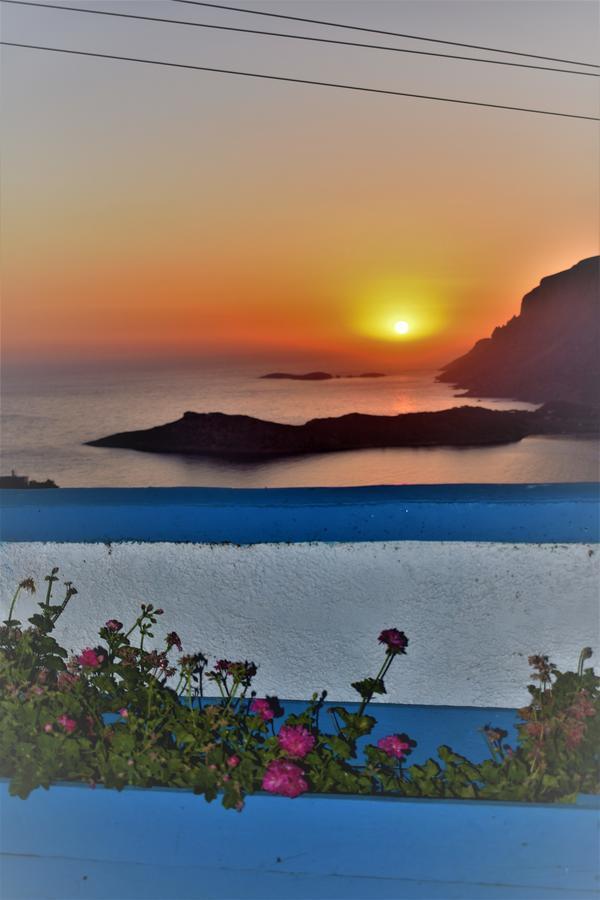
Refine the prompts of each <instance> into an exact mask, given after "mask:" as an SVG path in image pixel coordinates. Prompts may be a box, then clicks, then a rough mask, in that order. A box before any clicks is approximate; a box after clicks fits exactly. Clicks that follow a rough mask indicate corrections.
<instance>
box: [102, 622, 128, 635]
mask: <svg viewBox="0 0 600 900" xmlns="http://www.w3.org/2000/svg"><path fill="white" fill-rule="evenodd" d="M104 627H105V628H107V629H108V630H109V631H112V632H113V633H116V632H117V631H120V630H121V628H122V627H123V623H122V622H119V620H118V619H109V620H108V622H105V624H104Z"/></svg>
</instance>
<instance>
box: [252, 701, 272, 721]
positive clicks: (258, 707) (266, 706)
mask: <svg viewBox="0 0 600 900" xmlns="http://www.w3.org/2000/svg"><path fill="white" fill-rule="evenodd" d="M250 712H253V713H256V715H257V716H260V717H261V719H262V720H263V722H270V721H271V719H274V718H275V710H274V709H273V707H272V706H271V703H270V701H269V700H262V699H261V700H259V699H258V698H257V697H255V698H254V700H253V701H252V703H251V704H250Z"/></svg>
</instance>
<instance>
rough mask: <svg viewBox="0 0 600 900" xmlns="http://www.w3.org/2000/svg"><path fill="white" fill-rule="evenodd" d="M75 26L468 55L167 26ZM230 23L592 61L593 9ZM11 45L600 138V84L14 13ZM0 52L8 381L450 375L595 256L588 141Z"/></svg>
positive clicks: (124, 1) (184, 10) (367, 5)
mask: <svg viewBox="0 0 600 900" xmlns="http://www.w3.org/2000/svg"><path fill="white" fill-rule="evenodd" d="M71 5H80V6H84V7H86V8H88V9H103V10H109V11H118V12H134V13H136V14H138V15H151V16H152V15H153V16H162V17H165V18H166V17H168V18H179V19H186V20H188V21H196V22H204V23H214V24H223V25H225V24H227V25H239V26H242V27H249V28H263V29H269V30H275V31H281V32H287V33H290V32H291V33H302V34H311V35H318V36H331V37H338V38H342V39H345V40H355V41H356V40H358V41H360V40H367V41H373V42H374V43H381V44H387V45H391V46H399V47H411V48H414V49H425V50H431V49H433V50H437V49H439V50H441V51H442V52H468V51H458V50H457V51H453V50H452V48H449V47H444V46H439V45H432V44H430V43H425V42H420V43H419V42H415V41H408V40H401V39H398V38H385V37H383V36H380V35H379V36H378V35H371V36H367V35H361V34H360V33H359V32H350V31H340V30H339V29H338V30H335V29H332V28H326V27H324V26H314V25H302V24H300V23H293V22H289V21H283V20H277V19H267V18H262V17H257V16H251V15H248V14H246V13H240V12H235V13H234V12H228V11H224V10H208V9H205V8H202V7H192V6H190V5H184V4H180V3H175V2H170V0H134V2H130V0H113V2H102V0H93V2H92V0H80V2H79V3H77V2H76V0H72V3H71ZM234 5H240V6H242V5H243V6H245V7H247V8H248V9H252V8H254V9H263V10H268V11H271V12H278V11H283V12H285V13H287V14H292V15H301V16H308V17H311V18H319V19H330V20H333V21H337V22H344V23H348V24H356V25H366V26H368V27H370V28H381V29H386V30H392V31H401V32H409V33H414V34H419V35H427V36H431V37H438V38H445V39H447V40H458V41H463V42H468V43H476V44H484V45H489V46H494V47H504V48H509V49H513V50H521V51H525V52H531V53H538V54H544V55H549V56H559V57H565V58H568V59H574V60H582V61H589V62H592V61H595V58H596V47H597V38H598V7H597V5H596V3H595V2H587V0H584V2H580V0H567V2H562V0H551V2H546V0H533V2H529V0H527V2H521V0H502V2H494V0H490V2H483V0H482V2H462V0H460V2H455V0H443V2H439V0H435V2H430V0H418V2H403V0H399V2H393V0H388V2H378V0H369V2H366V0H361V2H352V0H338V2H312V0H302V2H285V3H283V2H281V3H280V2H271V3H268V2H259V0H255V2H253V3H243V0H240V2H239V3H236V4H234ZM2 33H3V39H4V40H8V41H16V42H24V43H33V44H36V43H37V44H45V45H48V46H56V47H65V48H73V49H84V50H90V51H94V52H101V53H102V52H104V53H113V54H117V55H129V56H139V57H147V58H153V59H161V60H170V61H176V62H184V63H189V64H192V65H204V66H212V67H220V68H232V69H241V70H245V71H253V72H263V73H270V74H277V75H287V76H290V77H297V78H309V79H317V80H326V81H338V82H345V83H353V84H361V85H366V86H371V87H384V88H390V89H392V90H400V91H406V92H415V93H423V94H434V95H442V96H446V97H455V98H463V99H470V100H480V101H484V102H491V103H501V104H509V105H518V106H528V107H536V108H541V109H553V110H559V111H565V112H575V113H580V114H583V115H592V116H594V115H598V98H597V86H596V85H597V82H596V81H595V79H593V78H590V77H581V76H575V75H565V74H559V73H554V72H541V71H534V70H528V69H521V68H516V67H513V68H510V67H507V66H495V65H494V66H492V65H484V64H478V63H471V62H466V61H455V60H442V59H434V58H431V57H426V56H410V55H406V54H401V53H392V52H383V51H376V50H368V49H359V48H348V47H333V46H330V45H326V44H323V45H318V44H308V43H305V42H300V41H291V40H284V39H281V38H269V37H260V36H250V35H240V34H234V33H227V32H219V31H215V30H210V29H201V28H186V27H183V26H178V25H164V24H157V23H147V22H140V21H133V20H126V19H114V18H113V19H111V18H110V17H101V16H92V15H86V14H83V13H75V12H65V11H59V10H53V9H46V10H45V9H37V8H36V9H34V8H27V7H8V6H3V8H2ZM2 50H3V53H2V76H3V80H2V83H3V88H2V103H3V122H4V129H3V130H4V139H3V156H2V166H1V177H2V207H1V210H0V227H1V231H2V257H3V275H2V294H3V305H2V347H3V356H4V359H5V360H6V361H7V362H8V363H17V362H18V363H38V364H39V363H51V362H57V361H65V360H73V361H84V362H90V363H92V362H93V363H95V364H100V365H102V364H107V365H108V364H109V363H111V362H114V361H115V360H122V361H134V362H135V361H137V360H144V361H148V360H150V361H156V363H157V364H158V363H159V362H160V363H163V362H164V361H168V360H170V359H177V360H185V359H190V360H210V359H217V360H218V361H219V362H222V363H229V362H231V364H233V363H235V362H238V361H240V360H245V359H251V360H259V361H261V363H262V362H264V364H265V365H271V364H273V365H275V364H281V363H283V362H286V361H287V362H289V364H290V366H291V365H292V363H293V364H294V365H295V367H296V368H298V366H302V365H311V366H313V365H314V366H322V367H328V366H330V367H331V366H334V365H335V364H342V363H343V364H344V365H345V366H356V367H360V368H364V367H365V366H367V367H369V368H379V369H383V370H385V371H403V370H406V369H416V368H430V367H437V366H440V365H442V364H444V363H445V362H448V361H449V360H450V359H452V358H454V357H455V356H456V355H458V354H460V353H463V352H465V351H466V350H467V349H469V347H470V346H471V345H472V343H473V342H474V341H475V340H477V339H478V338H480V337H484V336H487V335H488V334H489V333H490V332H491V330H492V329H493V328H494V327H495V326H496V325H498V324H502V323H503V322H505V321H506V320H507V319H508V318H510V317H511V316H512V315H514V314H516V313H517V312H518V309H519V304H520V300H521V297H522V296H523V294H524V293H526V292H527V291H528V290H530V289H531V288H533V287H534V286H535V285H536V284H537V283H538V282H539V280H540V278H541V277H543V276H544V275H547V274H550V273H552V272H555V271H559V270H561V269H564V268H567V267H569V266H571V265H573V264H574V263H576V262H577V261H578V260H580V259H582V258H584V257H586V256H591V255H593V254H594V253H597V252H598V237H599V235H598V221H599V218H598V217H599V189H598V170H597V161H598V134H597V126H596V124H595V123H593V122H586V121H578V120H575V119H561V118H552V117H545V116H537V115H530V114H525V113H522V112H515V111H507V110H492V109H482V108H476V107H468V106H457V105H454V104H445V103H438V102H433V101H425V100H417V99H408V98H401V97H391V96H382V95H376V94H357V93H352V92H344V91H340V90H335V89H332V88H325V87H313V86H308V85H298V84H283V83H277V82H268V81H258V80H253V79H247V78H239V77H234V76H231V75H222V74H214V73H205V72H193V71H186V70H177V69H165V68H159V67H151V66H144V65H139V64H134V63H129V62H121V61H108V60H98V59H92V58H86V57H75V56H62V55H60V54H54V53H45V52H41V51H34V50H25V49H16V48H11V47H3V48H2ZM473 55H476V54H475V53H474V54H473ZM480 55H484V56H488V57H489V56H491V54H480ZM494 58H504V59H511V60H512V59H514V58H513V57H498V56H497V55H496V56H495V57H494ZM539 64H540V65H544V63H541V62H540V63H539ZM547 65H551V64H550V63H547ZM396 322H406V323H407V326H408V331H407V332H406V333H405V334H398V333H397V332H396V330H395V327H394V326H395V323H396Z"/></svg>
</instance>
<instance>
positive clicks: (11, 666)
mask: <svg viewBox="0 0 600 900" xmlns="http://www.w3.org/2000/svg"><path fill="white" fill-rule="evenodd" d="M46 581H47V589H46V591H45V592H44V594H45V597H44V599H43V600H42V601H41V602H39V603H37V611H36V612H35V613H34V615H32V616H31V617H30V618H29V620H28V622H29V625H27V624H24V623H22V622H21V621H20V620H19V619H18V618H16V613H15V607H16V604H17V601H18V599H19V597H20V596H22V595H24V594H26V593H30V594H34V592H35V584H34V583H33V581H32V580H31V579H25V580H24V581H22V582H21V584H20V585H19V586H18V588H17V590H16V592H15V594H14V596H13V599H12V601H11V603H10V606H9V611H8V617H7V619H5V620H4V622H3V623H2V626H1V627H0V776H5V777H8V778H10V779H11V790H13V792H15V793H17V794H19V795H20V796H27V794H28V793H29V791H31V790H32V789H33V788H35V787H37V786H39V785H42V784H43V785H45V786H47V785H49V784H51V783H54V782H57V781H69V780H74V779H77V780H79V781H82V782H84V783H87V784H90V785H91V786H95V785H97V784H102V785H104V786H106V787H115V788H118V789H121V788H123V787H125V786H126V785H128V784H129V785H137V786H151V785H155V784H167V785H168V784H174V785H177V786H178V787H188V788H189V789H190V790H192V791H194V792H195V793H197V794H203V795H204V796H205V797H206V799H207V800H209V801H210V800H213V799H215V798H216V797H217V796H218V795H219V794H220V795H221V796H222V802H223V804H224V805H225V806H226V807H227V808H230V809H235V810H241V809H242V808H243V806H244V798H245V796H246V795H247V794H251V793H253V792H256V791H259V790H264V791H267V792H269V793H272V794H279V795H281V796H284V797H298V796H299V795H300V794H302V793H305V792H306V791H309V790H310V791H314V792H339V793H356V794H390V795H394V796H411V797H416V796H435V797H468V798H476V797H484V798H486V799H518V800H528V799H534V800H539V799H542V800H547V799H557V798H563V799H564V798H569V797H572V796H573V794H574V793H576V792H577V791H582V792H586V793H589V792H592V791H594V790H595V789H596V787H597V775H596V773H597V746H598V745H600V716H599V715H598V712H599V711H600V679H598V678H597V676H596V675H595V674H594V672H593V670H592V669H584V663H585V660H586V659H588V658H589V656H590V655H591V650H590V649H589V648H584V650H583V651H582V653H581V656H580V660H579V666H578V669H577V672H565V673H561V672H559V671H558V670H557V669H556V667H555V666H554V665H553V664H552V663H551V662H550V661H549V658H548V657H547V656H543V655H537V656H533V657H532V658H531V663H532V665H533V667H534V682H535V683H534V684H533V685H530V687H529V691H530V694H531V703H530V705H529V706H528V707H525V708H524V709H523V710H521V711H520V713H521V718H522V723H521V724H520V725H519V726H518V732H519V741H520V743H519V744H518V745H517V746H516V749H515V750H514V751H513V750H512V749H510V748H508V746H507V745H506V744H505V743H504V741H505V738H506V737H507V734H506V731H505V730H504V729H502V728H498V727H496V726H494V727H492V726H491V725H487V726H485V728H483V729H482V731H483V734H484V736H485V738H486V740H487V743H488V746H489V748H490V753H491V758H490V759H487V760H485V761H484V762H483V763H477V764H474V763H471V762H470V761H469V760H467V759H465V758H464V757H461V756H459V755H458V754H455V753H454V752H453V751H452V750H451V749H450V748H449V747H447V746H445V745H442V746H441V747H440V748H439V749H438V754H439V758H440V760H441V764H440V763H438V762H437V761H436V760H434V759H430V760H427V761H426V762H423V761H421V760H420V761H419V764H418V765H408V764H405V762H406V760H407V757H408V756H409V755H410V754H411V753H412V751H413V748H414V747H415V746H416V745H415V741H413V740H412V739H411V738H410V737H409V736H408V735H407V734H405V733H393V734H387V735H386V736H384V737H380V738H379V739H378V740H377V741H376V743H375V744H370V743H368V741H369V735H370V734H371V733H372V731H373V728H374V727H375V725H376V720H375V718H374V716H372V715H368V714H367V713H366V708H367V706H368V705H369V704H370V703H371V702H372V700H373V699H374V697H375V696H376V695H383V694H385V693H386V685H385V681H386V678H387V676H388V672H389V670H390V668H391V666H392V665H395V664H396V662H397V660H399V659H400V658H401V657H402V656H403V655H405V654H406V652H407V647H408V638H407V636H406V634H405V633H404V632H403V631H400V630H399V629H397V628H386V629H384V630H383V631H381V632H380V633H379V637H378V640H379V643H380V644H381V645H383V647H384V648H385V651H384V653H382V654H381V656H382V657H383V660H380V666H379V669H378V671H376V672H375V673H374V674H368V675H366V676H365V677H363V678H361V680H360V681H357V682H354V684H353V687H354V688H355V690H356V691H357V693H358V695H359V697H360V702H359V703H357V705H356V707H354V708H352V709H347V708H344V707H340V706H328V712H329V713H331V715H330V716H324V715H321V713H322V712H323V707H324V701H325V693H324V692H323V693H322V694H320V695H319V694H314V695H313V697H312V699H311V700H310V701H309V702H308V703H307V704H306V705H305V706H303V707H302V708H301V710H300V711H299V712H294V713H292V714H288V715H287V716H286V714H285V710H284V709H283V707H282V705H281V704H280V702H279V700H278V699H277V697H275V696H263V697H261V696H256V694H255V693H254V692H252V693H250V688H251V684H252V681H253V679H254V678H255V677H256V675H257V666H256V664H255V663H254V662H250V661H248V660H237V661H233V660H230V659H226V658H220V659H217V660H216V661H215V662H214V664H213V665H212V668H211V667H210V666H209V663H208V659H207V657H206V656H205V655H204V654H203V653H201V652H195V653H186V654H185V655H181V656H180V657H179V659H178V661H177V662H175V661H174V659H173V658H172V657H173V655H174V651H177V652H178V653H179V654H181V653H182V647H183V643H184V642H183V641H182V640H181V638H180V636H179V634H178V633H177V632H176V631H168V632H167V631H166V630H165V632H163V635H165V636H163V637H161V639H160V640H159V641H158V647H156V646H154V643H153V639H154V629H155V626H156V625H157V623H158V619H159V617H160V616H161V615H162V614H163V611H162V609H155V608H154V606H153V605H152V604H143V605H142V607H141V612H140V613H139V614H138V615H137V617H136V618H135V620H134V621H133V624H131V627H128V626H127V625H124V624H123V623H122V622H121V621H120V620H119V619H116V618H109V619H108V620H107V621H106V622H105V624H104V625H103V626H102V627H101V628H100V638H101V641H102V642H103V646H96V647H92V646H86V647H83V649H81V650H80V651H79V653H77V654H76V655H74V656H72V657H70V658H69V656H68V654H67V652H66V651H65V650H64V648H62V647H61V646H60V644H59V643H58V642H57V641H56V640H55V638H54V636H53V631H54V628H55V625H56V622H57V620H58V619H59V618H60V616H61V615H62V614H63V613H64V611H65V609H66V607H67V606H68V604H69V602H70V601H71V599H72V598H73V597H74V596H75V594H76V590H75V588H74V587H73V585H72V584H71V583H70V582H65V584H64V588H65V592H64V599H63V600H62V602H57V603H55V602H53V600H52V592H53V590H55V589H57V583H58V570H56V569H55V570H53V571H52V573H51V574H50V575H49V576H48V577H47V579H46ZM373 644H374V645H375V640H374V641H373ZM208 685H210V688H212V689H213V690H212V692H211V691H207V686H208ZM217 692H218V694H219V696H218V697H215V696H214V695H215V694H216V693H217ZM207 693H208V696H207ZM324 719H325V720H326V721H327V722H329V723H330V725H329V728H330V730H332V731H333V733H329V731H328V726H327V725H324V724H323V720H324ZM24 746H26V747H27V753H23V752H22V748H23V747H24ZM32 761H33V762H32Z"/></svg>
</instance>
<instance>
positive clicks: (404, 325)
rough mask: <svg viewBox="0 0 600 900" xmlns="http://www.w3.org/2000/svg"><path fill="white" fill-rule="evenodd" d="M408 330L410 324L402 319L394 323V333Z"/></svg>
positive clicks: (402, 332) (403, 332)
mask: <svg viewBox="0 0 600 900" xmlns="http://www.w3.org/2000/svg"><path fill="white" fill-rule="evenodd" d="M409 330H410V325H409V324H408V322H405V321H404V320H401V321H400V322H396V324H395V325H394V331H395V332H396V334H407V333H408V331H409Z"/></svg>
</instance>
